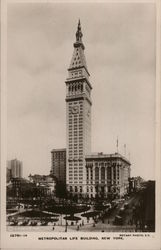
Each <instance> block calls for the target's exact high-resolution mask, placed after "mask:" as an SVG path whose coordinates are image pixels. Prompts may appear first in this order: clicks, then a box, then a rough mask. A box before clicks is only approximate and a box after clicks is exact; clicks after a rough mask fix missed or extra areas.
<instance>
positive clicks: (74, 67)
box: [53, 21, 130, 198]
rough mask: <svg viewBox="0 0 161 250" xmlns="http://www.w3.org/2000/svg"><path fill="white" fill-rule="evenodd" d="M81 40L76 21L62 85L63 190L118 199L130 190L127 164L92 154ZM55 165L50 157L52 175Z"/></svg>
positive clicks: (115, 156)
mask: <svg viewBox="0 0 161 250" xmlns="http://www.w3.org/2000/svg"><path fill="white" fill-rule="evenodd" d="M82 36H83V34H82V31H81V25H80V21H79V23H78V27H77V31H76V41H75V43H74V44H73V46H74V52H73V56H72V59H71V63H70V66H69V68H68V77H67V79H66V81H65V83H66V187H67V190H68V192H69V193H70V195H74V196H75V195H77V196H78V197H88V198H92V197H93V198H95V197H105V198H108V197H117V196H119V197H121V196H123V195H124V194H126V193H127V192H128V189H129V181H128V180H129V178H130V162H129V161H128V160H127V159H126V158H125V157H123V156H122V155H120V154H118V153H115V154H103V153H97V154H92V153H91V106H92V100H91V90H92V86H91V84H90V81H89V77H90V74H89V72H88V69H87V64H86V59H85V54H84V50H85V47H84V44H83V42H82ZM54 154H55V151H53V155H54ZM55 162H56V160H55V158H54V157H53V172H54V164H55ZM57 165H59V163H57ZM55 171H56V168H55ZM55 175H57V176H59V178H61V177H60V175H59V174H58V173H57V174H56V173H55Z"/></svg>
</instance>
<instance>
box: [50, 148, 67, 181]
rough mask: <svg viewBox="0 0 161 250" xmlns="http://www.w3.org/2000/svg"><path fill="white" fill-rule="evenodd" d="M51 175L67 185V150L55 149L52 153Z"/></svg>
mask: <svg viewBox="0 0 161 250" xmlns="http://www.w3.org/2000/svg"><path fill="white" fill-rule="evenodd" d="M50 174H51V175H52V176H54V177H55V179H56V180H57V181H60V182H61V183H63V184H65V183H66V149H65V148H62V149H53V150H52V151H51V171H50Z"/></svg>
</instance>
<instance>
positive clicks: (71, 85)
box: [65, 21, 92, 194]
mask: <svg viewBox="0 0 161 250" xmlns="http://www.w3.org/2000/svg"><path fill="white" fill-rule="evenodd" d="M82 36H83V35H82V31H81V25H80V21H79V23H78V28H77V32H76V42H75V43H74V52H73V56H72V60H71V63H70V66H69V69H68V78H67V79H66V82H65V83H66V135H67V157H66V184H67V189H68V191H70V192H76V193H77V194H79V193H86V168H85V156H86V155H87V154H90V153H91V105H92V102H91V90H92V87H91V84H90V82H89V76H90V75H89V72H88V69H87V64H86V59H85V55H84V49H85V47H84V44H83V42H82Z"/></svg>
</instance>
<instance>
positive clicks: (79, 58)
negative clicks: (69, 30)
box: [68, 20, 89, 74]
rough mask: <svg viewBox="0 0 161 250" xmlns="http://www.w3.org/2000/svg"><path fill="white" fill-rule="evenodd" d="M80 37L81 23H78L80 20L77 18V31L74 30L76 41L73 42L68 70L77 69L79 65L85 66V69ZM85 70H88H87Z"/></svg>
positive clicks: (82, 45)
mask: <svg viewBox="0 0 161 250" xmlns="http://www.w3.org/2000/svg"><path fill="white" fill-rule="evenodd" d="M82 37H83V34H82V30H81V24H80V20H79V21H78V27H77V31H76V42H75V43H74V44H73V46H74V52H73V56H72V60H71V63H70V66H69V69H68V70H72V69H78V68H80V67H85V69H86V70H87V64H86V58H85V55H84V49H85V47H84V44H83V42H82ZM87 72H88V70H87ZM88 74H89V73H88Z"/></svg>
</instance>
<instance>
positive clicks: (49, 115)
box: [7, 2, 156, 179]
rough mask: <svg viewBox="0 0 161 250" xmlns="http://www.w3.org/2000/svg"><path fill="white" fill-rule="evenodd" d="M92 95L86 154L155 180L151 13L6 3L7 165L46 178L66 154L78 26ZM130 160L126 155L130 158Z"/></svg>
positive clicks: (139, 7) (109, 6)
mask: <svg viewBox="0 0 161 250" xmlns="http://www.w3.org/2000/svg"><path fill="white" fill-rule="evenodd" d="M79 18H80V20H81V26H82V32H83V43H84V45H85V56H86V61H87V67H88V71H89V72H90V75H91V76H90V82H91V85H92V87H93V89H92V103H93V104H92V152H104V153H107V154H108V153H114V152H116V140H117V136H118V141H119V153H121V154H123V155H125V152H124V144H126V157H128V158H129V156H130V161H131V164H132V165H131V175H132V176H138V175H140V176H142V177H143V178H145V179H155V70H156V69H155V60H156V58H155V42H156V41H155V5H154V4H152V3H107V2H106V3H94V2H93V3H78V2H77V3H54V2H50V3H47V2H41V3H8V9H7V159H8V160H11V159H13V158H17V159H19V160H21V161H23V175H24V177H27V176H28V175H29V174H30V173H31V174H49V172H50V168H51V150H52V149H54V148H63V147H66V109H65V108H66V105H65V94H66V89H65V80H66V78H67V76H68V72H67V69H68V67H69V64H70V60H71V58H72V53H73V43H74V42H75V32H76V28H77V23H78V19H79ZM129 154H130V155H129Z"/></svg>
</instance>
